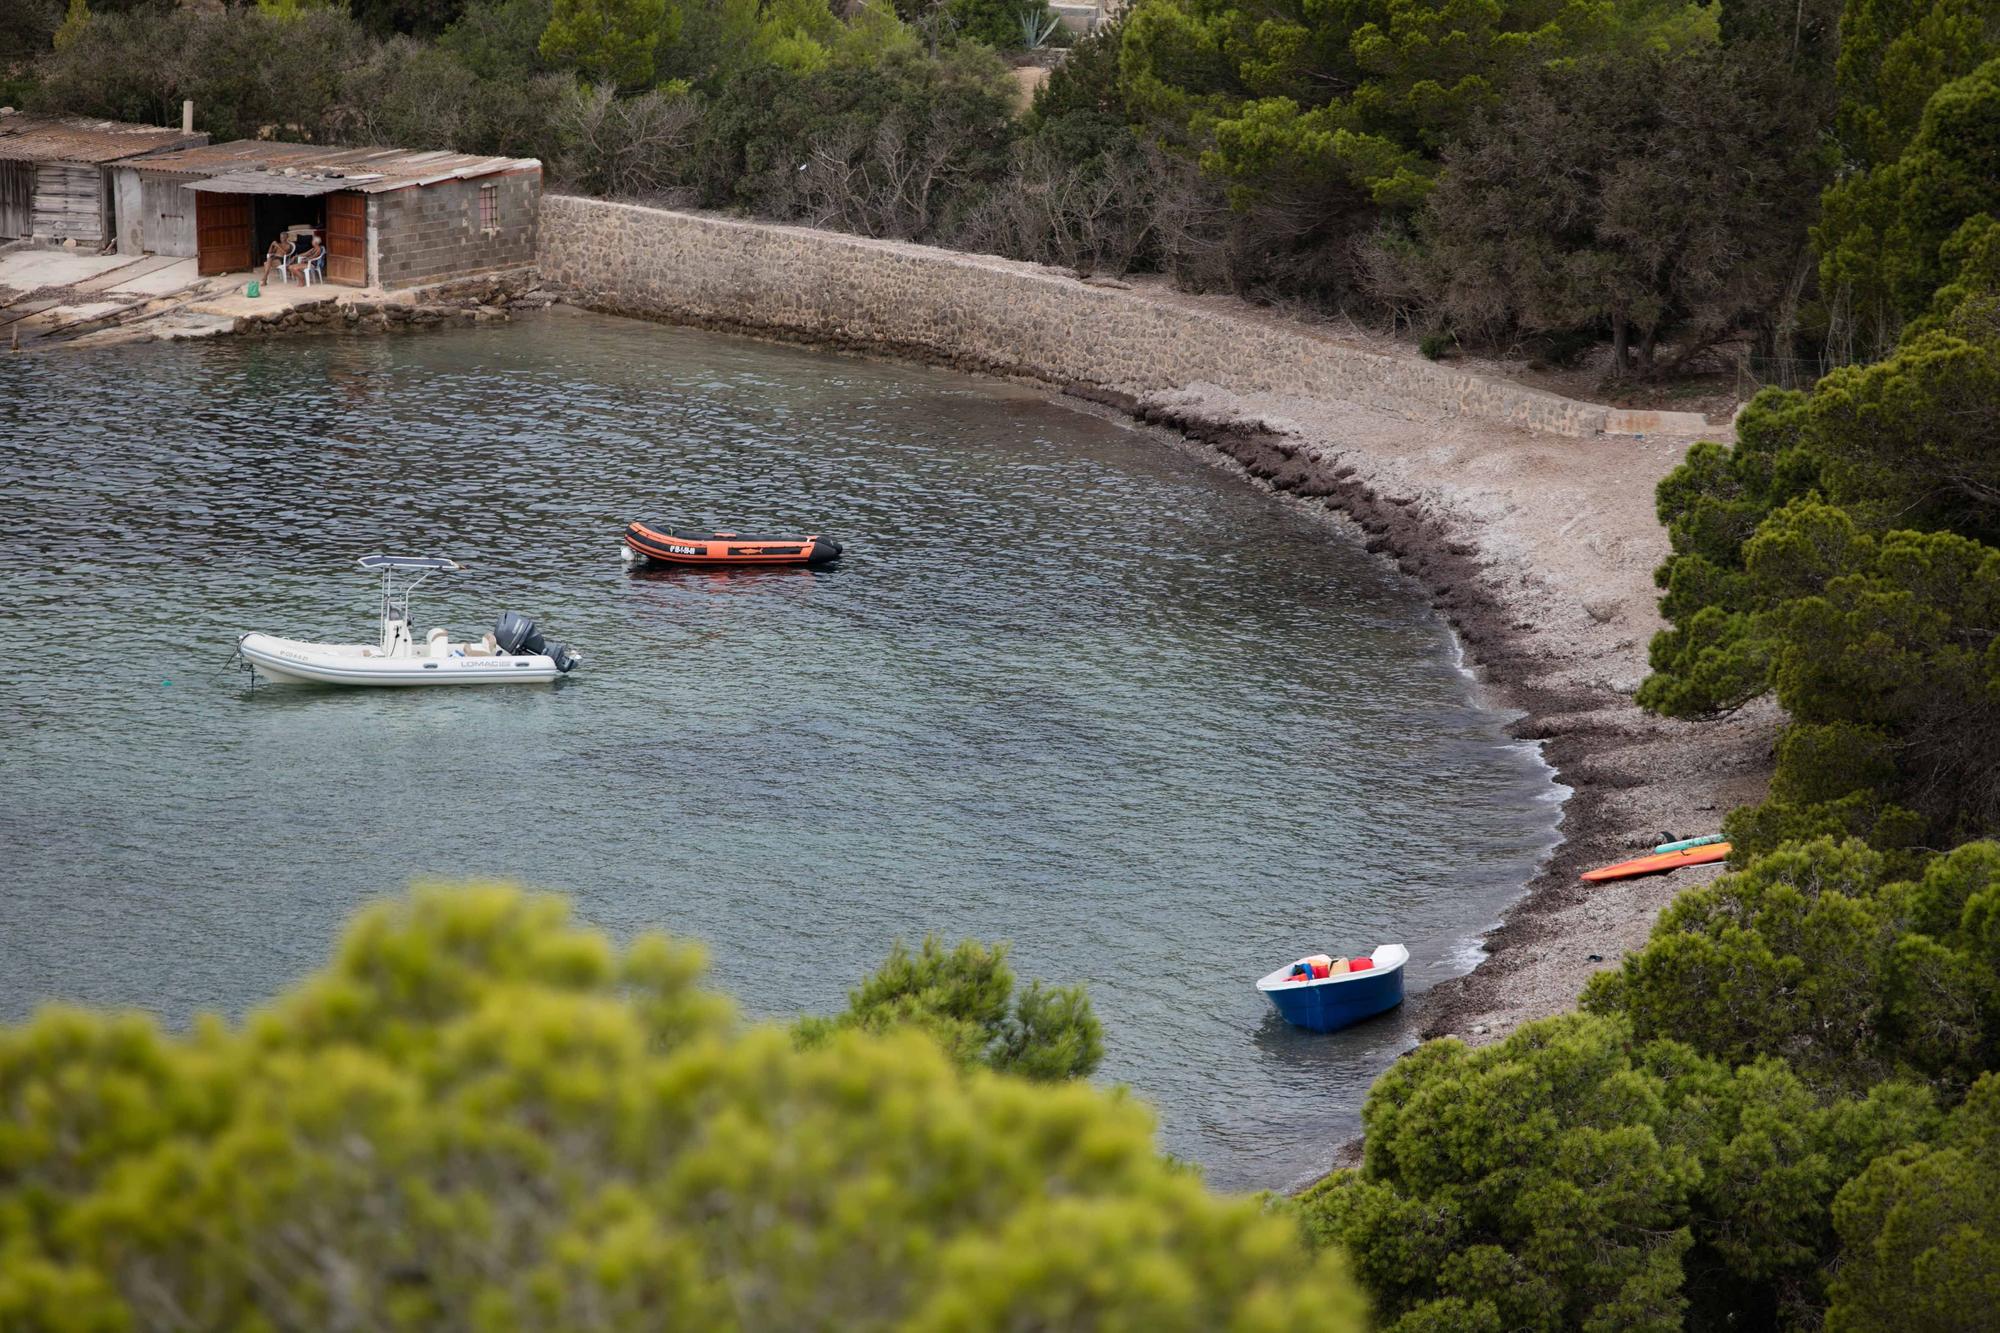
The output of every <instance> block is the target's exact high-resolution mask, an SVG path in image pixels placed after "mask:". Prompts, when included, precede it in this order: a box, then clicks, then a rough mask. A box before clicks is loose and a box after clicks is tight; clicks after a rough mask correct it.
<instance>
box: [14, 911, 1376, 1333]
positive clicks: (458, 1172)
mask: <svg viewBox="0 0 2000 1333" xmlns="http://www.w3.org/2000/svg"><path fill="white" fill-rule="evenodd" d="M947 957H949V955H947ZM987 961H988V962H992V961H994V960H993V958H992V955H990V954H989V955H987ZM702 968H703V964H702V959H701V955H700V953H699V951H698V950H697V949H695V948H693V947H691V946H688V945H685V944H679V943H675V942H673V941H670V940H667V939H665V938H662V937H659V936H653V935H648V936H642V937H640V938H638V939H636V940H635V941H633V942H632V944H631V945H629V946H628V947H626V948H625V949H623V950H620V949H617V948H614V947H613V946H612V945H611V943H610V942H609V941H607V940H606V939H605V938H604V937H602V936H601V935H597V934H594V933H591V932H588V931H584V930H580V929H578V928H576V927H575V926H573V925H572V924H571V923H570V922H569V920H568V917H567V912H566V909H565V907H564V905H563V904H562V903H561V901H560V900H557V899H553V898H547V897H532V896H528V895H525V894H522V893H520V892H517V891H514V890H510V889H500V888H483V889H456V890H454V889H442V888H429V889H422V890H419V891H418V892H416V893H415V894H414V895H413V896H411V897H409V898H407V899H405V900H401V901H397V902H393V903H389V904H385V905H383V906H380V907H377V908H375V909H373V910H371V911H369V912H367V913H366V914H364V915H363V916H362V917H361V918H360V919H359V920H357V921H356V922H355V923H354V925H353V926H352V927H351V928H350V929H349V931H348V933H347V937H346V938H345V940H344V941H343V942H342V943H341V945H340V947H339V949H338V951H337V952H336V954H335V956H334V958H333V960H332V962H331V963H330V964H329V965H328V966H327V967H326V968H325V969H324V970H323V971H321V972H319V973H318V974H316V975H314V976H313V977H311V978H308V979H307V980H306V981H304V982H302V983H300V984H299V985H298V986H297V987H296V988H294V989H293V990H292V991H290V992H289V993H287V994H285V995H283V996H281V997H279V998H278V999H277V1000H276V1001H274V1002H273V1003H272V1004H271V1005H270V1006H268V1007H267V1008H265V1009H263V1010H260V1011H259V1012H257V1013H255V1014H253V1015H252V1016H251V1017H250V1018H248V1019H247V1020H245V1021H244V1022H243V1023H242V1024H241V1025H240V1026H239V1027H234V1028H231V1027H228V1026H226V1025H224V1024H223V1023H221V1022H220V1021H217V1020H213V1019H207V1020H203V1021H202V1022H200V1023H198V1024H197V1025H196V1026H195V1028H194V1029H193V1030H192V1031H190V1032H188V1033H187V1034H185V1035H182V1036H169V1035H167V1034H165V1033H163V1032H161V1031H160V1029H159V1028H158V1027H157V1026H156V1025H155V1024H154V1023H153V1022H152V1021H150V1020H149V1019H146V1018H143V1017H140V1016H138V1015H132V1014H124V1015H104V1014H95V1013H87V1012H81V1011H76V1010H67V1009H52V1010H46V1011H44V1012H43V1013H42V1014H40V1015H39V1016H38V1017H36V1018H35V1019H34V1020H33V1021H31V1022H29V1023H27V1024H25V1025H23V1026H20V1027H15V1028H8V1029H4V1030H0V1256H4V1262H0V1325H5V1326H6V1327H7V1328H9V1329H22V1330H40V1329H46V1330H58V1329H60V1330H73V1329H118V1328H131V1327H139V1328H201V1329H223V1328H240V1329H252V1328H254V1329H264V1330H271V1329H299V1330H324V1329H328V1328H346V1327H371V1328H412V1329H454V1328H464V1329H479V1330H490V1329H503V1328H524V1327H545V1328H546V1327H562V1328H634V1329H638V1328H659V1327H663V1326H664V1327H686V1328H695V1327H700V1328H752V1327H755V1328H768V1327H773V1326H776V1325H780V1324H783V1325H792V1326H807V1327H841V1328H910V1329H963V1330H973V1329H994V1330H999V1329H1007V1328H1020V1327H1082V1326H1089V1327H1100V1328H1132V1329H1138V1328H1146V1329H1186V1330H1190V1331H1193V1330H1207V1329H1218V1328H1229V1329H1241V1330H1246V1333H1247V1331H1249V1330H1261V1329H1265V1328H1269V1327H1273V1326H1278V1325H1282V1326H1284V1327H1286V1328H1300V1329H1324V1330H1353V1329H1357V1328H1359V1326H1360V1318H1361V1303H1360V1300H1359V1298H1358V1297H1357V1296H1356V1294H1355V1292H1354V1290H1353V1288H1352V1287H1351V1286H1350V1285H1349V1283H1348V1282H1347V1280H1346V1279H1345V1277H1344V1276H1343V1274H1342V1270H1341V1265H1340V1261H1339V1259H1338V1257H1337V1256H1335V1255H1331V1254H1322V1255H1319V1256H1317V1257H1313V1256H1309V1255H1308V1254H1307V1252H1306V1250H1305V1248H1304V1247H1303V1245H1302V1243H1301V1238H1300V1236H1299V1233H1298V1230H1297V1227H1296V1224H1295V1223H1294V1222H1293V1221H1292V1220H1291V1219H1289V1218H1286V1217H1284V1216H1281V1215H1277V1214H1274V1213H1272V1212H1270V1211H1268V1210H1266V1209H1265V1208H1264V1207H1263V1206H1262V1205H1260V1204H1259V1203H1258V1202H1257V1201H1255V1200H1252V1199H1242V1198H1236V1199H1231V1198H1223V1197H1218V1196H1216V1195H1214V1194H1211V1193H1209V1192H1208V1191H1207V1190H1206V1189H1205V1188H1204V1187H1203V1186H1202V1184H1201V1183H1200V1181H1199V1180H1198V1179H1197V1178H1196V1177H1195V1176H1193V1175H1192V1174H1191V1173H1189V1172H1187V1171H1185V1170H1183V1169H1180V1168H1177V1167H1176V1166H1174V1165H1173V1164H1171V1163H1169V1162H1168V1161H1166V1160H1165V1159H1163V1158H1162V1157H1160V1156H1159V1154H1158V1153H1157V1152H1156V1151H1155V1150H1154V1147H1153V1143H1152V1125H1151V1120H1150V1117H1149V1115H1148V1114H1147V1112H1146V1111H1145V1110H1144V1109H1143V1108H1142V1107H1140V1106H1139V1105H1138V1104H1137V1103H1136V1102H1134V1101H1132V1100H1131V1099H1129V1098H1123V1097H1116V1096H1111V1095H1108V1094H1106V1093H1103V1092H1099V1091H1097V1090H1095V1089H1092V1088H1090V1087H1088V1086H1085V1085H1083V1084H1081V1083H1068V1084H1063V1085H1060V1086H1057V1085H1050V1084H1046V1083H1043V1084H1036V1083H1031V1082H1028V1081H1026V1080H1022V1079H1018V1078H1012V1077H1008V1076H1005V1075H1002V1074H997V1073H993V1072H989V1071H988V1070H985V1069H972V1070H969V1071H968V1070H961V1069H960V1068H959V1067H958V1066H956V1065H954V1064H953V1063H952V1062H951V1060H949V1059H948V1058H947V1056H946V1055H945V1054H944V1053H943V1052H941V1051H940V1050H939V1048H938V1047H937V1045H936V1044H935V1043H934V1042H933V1041H932V1040H931V1039H930V1038H929V1037H927V1036H926V1035H924V1034H923V1033H922V1032H920V1031H915V1030H911V1029H910V1028H909V1027H907V1026H899V1027H898V1030H896V1031H894V1032H889V1033H886V1034H875V1033H870V1032H864V1031H858V1030H851V1029H843V1030H840V1031H835V1032H829V1033H827V1034H825V1036H824V1040H823V1041H819V1042H816V1043H810V1044H808V1046H807V1047H806V1048H803V1049H802V1048H801V1046H800V1045H799V1043H798V1042H797V1041H795V1039H794V1037H793V1036H792V1034H790V1033H788V1032H786V1031H784V1030H782V1029H775V1028H756V1027H746V1026H745V1025H743V1024H742V1023H741V1022H740V1020H738V1019H737V1018H736V1017H735V1015H734V1011H733V1009H732V1006H731V1005H730V1004H729V1003H728V1002H726V1001H725V1000H723V999H721V998H719V997H717V996H715V995H714V994H712V993H710V992H709V991H707V990H705V989H703V988H702V986H701V984H700V980H701V975H702ZM987 975H988V976H989V977H990V976H992V975H995V973H993V972H992V971H991V970H990V969H989V970H988V973H987Z"/></svg>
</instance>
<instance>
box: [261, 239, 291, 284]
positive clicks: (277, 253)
mask: <svg viewBox="0 0 2000 1333" xmlns="http://www.w3.org/2000/svg"><path fill="white" fill-rule="evenodd" d="M297 250H298V238H297V237H295V236H292V235H291V234H290V233H288V232H287V233H283V234H281V235H279V236H278V237H277V238H276V239H275V240H273V241H272V242H271V244H270V246H269V248H267V249H266V250H265V251H264V282H265V285H267V286H268V285H269V284H270V281H271V270H272V268H274V267H275V268H276V269H277V270H278V276H279V277H281V278H282V277H283V276H284V273H285V266H286V265H287V264H289V263H291V260H292V255H293V254H294V253H296V252H297Z"/></svg>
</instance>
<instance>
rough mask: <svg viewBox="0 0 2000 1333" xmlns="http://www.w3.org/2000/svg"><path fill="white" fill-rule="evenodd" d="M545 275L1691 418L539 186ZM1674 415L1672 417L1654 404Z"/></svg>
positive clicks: (806, 333) (1215, 371) (1599, 425)
mask: <svg viewBox="0 0 2000 1333" xmlns="http://www.w3.org/2000/svg"><path fill="white" fill-rule="evenodd" d="M539 262H540V268H541V274H542V280H543V281H544V282H545V283H548V284H550V285H551V286H553V287H555V288H556V289H557V290H559V291H561V292H562V293H563V294H564V296H565V298H566V299H568V300H570V301H571V302H573V303H574V304H577V305H582V306H586V307H588V308H590V309H594V310H602V311H607V312H610V313H613V314H625V315H636V316H640V317H642V318H648V319H658V320H665V321H668V322H672V323H679V324H694V325H699V326H703V327H710V328H721V329H732V330H737V331H742V332H751V333H762V334H770V335H776V336H779V337H783V338H787V339H791V340H795V341H802V342H812V343H819V344H827V345H833V346H840V347H849V348H856V349H861V350H878V351H885V352H891V353H895V354H899V355H906V356H913V357H917V358H921V359H924V360H930V361H939V362H943V363H946V364H950V365H956V366H960V367H963V368H966V369H973V370H984V371H993V372H998V373H1001V374H1009V375H1023V376H1028V377H1031V378H1034V379H1039V380H1043V381H1047V382H1050V383H1054V384H1059V385H1067V384H1075V383H1084V384H1089V385H1093V386H1097V387H1101V388H1116V389H1123V390H1126V391H1130V392H1145V391H1149V390H1156V389H1169V388H1177V387H1180V386H1183V385H1188V384H1194V383H1208V384H1214V385H1217V386H1219V387H1221V388H1224V389H1228V390H1231V391H1234V392H1237V393H1280V394H1292V395H1298V396H1303V397H1313V398H1323V399H1332V400H1339V401H1346V402H1353V403H1359V404H1361V405H1363V406H1366V407H1370V408H1374V409H1376V410H1379V411H1383V412H1388V413H1392V414H1394V415H1397V416H1402V417H1414V418H1418V419H1435V418H1438V417H1453V416H1456V417H1470V418H1474V419H1478V420H1484V421H1492V422H1495V423H1501V424H1506V425H1512V426H1523V427H1528V428H1531V429H1535V430H1542V431H1550V432H1554V433H1557V434H1562V435H1577V436H1584V435H1595V434H1600V433H1604V432H1606V431H1611V432H1629V431H1633V430H1638V431H1661V432H1668V431H1679V430H1686V431H1689V432H1694V431H1699V430H1700V429H1701V418H1700V417H1698V416H1694V415H1693V414H1689V413H1646V414H1631V415H1642V416H1643V418H1644V420H1643V422H1640V423H1639V424H1636V425H1635V424H1634V423H1633V422H1632V421H1631V420H1628V419H1627V417H1628V414H1624V413H1618V412H1615V411H1613V410H1612V409H1610V408H1606V407H1604V406H1601V405H1599V404H1594V403H1583V402H1577V401H1575V400H1573V399H1568V398H1562V397H1559V396H1557V395H1555V394H1550V393H1543V392H1539V391H1537V390H1534V389H1529V388H1524V387H1522V386H1520V385H1517V384H1512V383H1509V382H1507V381H1504V380H1496V379H1488V378H1485V377H1482V376H1478V375H1471V374H1467V373H1465V372H1463V371H1457V370H1453V369H1451V368H1450V367H1448V366H1440V365H1435V364H1433V363H1431V362H1428V361H1420V360H1416V359H1414V358H1400V357H1391V356H1383V355H1380V354H1377V353H1373V352H1367V351H1362V350H1359V349H1356V348H1349V347H1343V346H1341V345H1339V344H1337V343H1334V342H1332V341H1330V340H1328V339H1325V338H1320V337H1315V336H1314V335H1313V334H1312V333H1311V332H1310V331H1307V330H1303V329H1290V328H1287V327H1285V326H1284V325H1283V324H1282V323H1280V322H1278V321H1274V320H1253V319H1239V318H1233V317H1231V316H1229V315H1227V314H1222V313H1215V312H1208V311H1202V310H1193V309H1189V308H1187V307H1186V306H1183V305H1176V304H1169V303H1166V302H1160V301H1154V300H1150V299H1148V298H1146V297H1145V296H1143V295H1141V294H1138V293H1134V292H1131V291H1129V290H1118V289H1108V288H1104V287H1100V286H1093V285H1090V284H1088V283H1086V282H1084V281H1082V280H1080V279H1078V278H1077V277H1075V276H1074V275H1072V274H1070V273H1067V272H1065V271H1063V270H1059V269H1052V268H1046V267H1043V266H1040V265H1035V264H1022V263H1016V262H1014V261H1011V260H1004V259H998V258H995V257H993V256H990V255H966V254H960V253H958V252H956V251H951V250H939V249H934V248H931V247H929V246H921V245H910V244H905V243H900V242H894V241H875V240H868V239H865V238H862V237H855V236H847V235H842V234H840V233H837V232H825V231H815V230H812V229H809V228H803V227H784V226H776V225H772V224H766V223H756V222H743V221H738V220H735V219H731V218H721V217H713V216H706V215H698V214H691V213H682V212H675V211H672V210H667V209H656V208H643V207H639V206H636V205H631V204H614V203H607V202H604V201H602V200H595V199H581V198H575V197H572V196H567V195H550V196H548V197H547V198H545V199H544V200H543V201H542V231H541V246H540V261H539ZM1668 418H1687V420H1678V421H1676V420H1668Z"/></svg>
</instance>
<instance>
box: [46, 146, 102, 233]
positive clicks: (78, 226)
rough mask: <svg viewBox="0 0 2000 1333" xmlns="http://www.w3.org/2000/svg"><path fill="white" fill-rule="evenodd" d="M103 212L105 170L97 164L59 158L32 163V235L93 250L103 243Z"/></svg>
mask: <svg viewBox="0 0 2000 1333" xmlns="http://www.w3.org/2000/svg"><path fill="white" fill-rule="evenodd" d="M104 213H105V208H104V173H103V172H101V171H99V170H98V169H97V168H96V167H76V166H69V165H67V164H65V163H62V162H43V163H40V164H38V165H37V166H36V167H35V218H34V233H35V235H37V236H39V237H41V238H42V239H43V240H48V241H75V242H76V244H77V248H79V249H81V250H85V251H90V250H95V249H97V248H98V247H99V246H101V245H103V244H104Z"/></svg>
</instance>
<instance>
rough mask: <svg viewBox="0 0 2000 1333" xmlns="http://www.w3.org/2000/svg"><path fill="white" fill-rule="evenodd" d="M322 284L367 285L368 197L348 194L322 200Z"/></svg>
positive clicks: (334, 195)
mask: <svg viewBox="0 0 2000 1333" xmlns="http://www.w3.org/2000/svg"><path fill="white" fill-rule="evenodd" d="M326 280H327V281H328V282H337V283H340V284H341V285H342V286H344V287H366V286H367V285H368V197H367V196H366V195H362V194H356V193H355V192H354V191H352V190H347V191H343V192H342V193H340V194H330V195H328V196H327V197H326Z"/></svg>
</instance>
